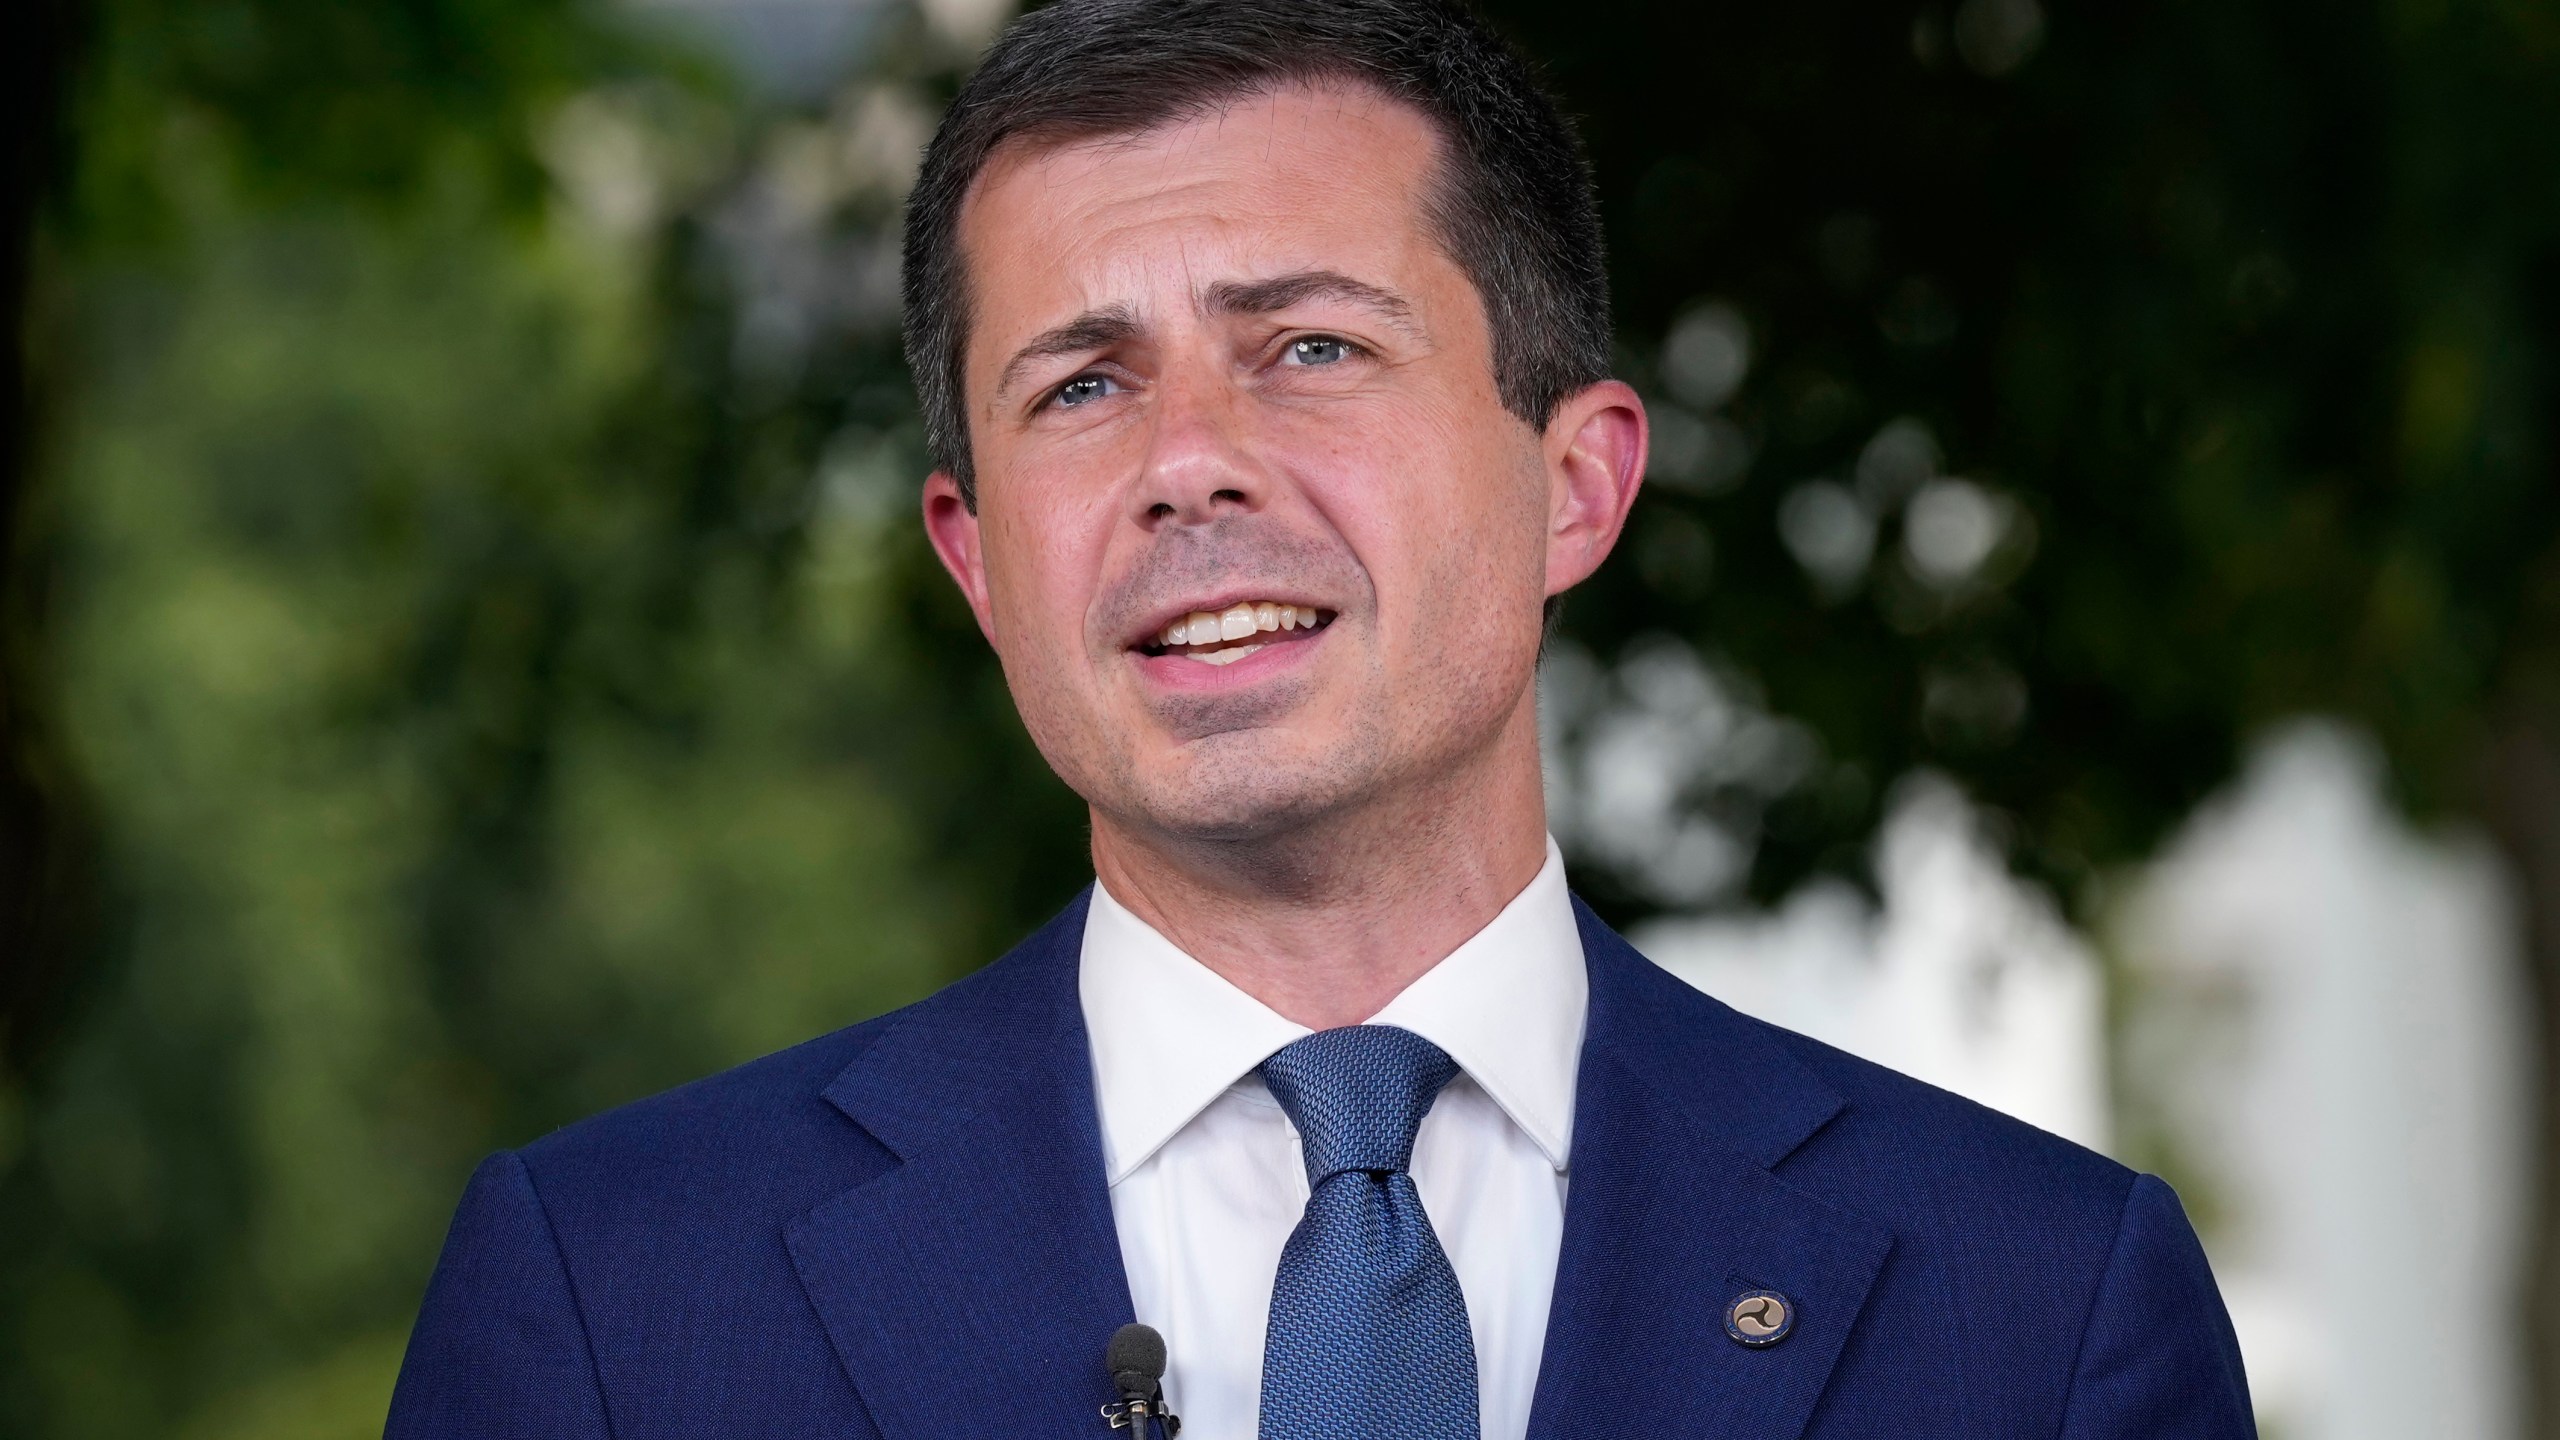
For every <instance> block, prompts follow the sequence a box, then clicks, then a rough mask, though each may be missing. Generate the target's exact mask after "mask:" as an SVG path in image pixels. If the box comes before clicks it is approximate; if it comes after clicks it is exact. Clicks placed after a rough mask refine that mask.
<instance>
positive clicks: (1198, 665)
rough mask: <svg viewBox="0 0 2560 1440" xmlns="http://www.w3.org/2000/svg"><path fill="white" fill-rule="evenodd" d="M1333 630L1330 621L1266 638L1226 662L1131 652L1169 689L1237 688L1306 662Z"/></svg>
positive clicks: (1149, 676) (1155, 680) (1149, 674)
mask: <svg viewBox="0 0 2560 1440" xmlns="http://www.w3.org/2000/svg"><path fill="white" fill-rule="evenodd" d="M1337 623H1339V622H1337ZM1332 631H1333V626H1332V625H1327V626H1325V627H1324V628H1323V629H1321V630H1313V631H1302V632H1300V633H1299V635H1297V636H1296V637H1294V638H1291V639H1287V640H1266V641H1264V642H1263V644H1262V648H1261V649H1259V650H1256V651H1254V652H1253V653H1252V654H1250V655H1247V656H1246V657H1244V658H1243V659H1241V660H1231V661H1229V662H1227V663H1226V664H1224V665H1211V664H1208V663H1206V662H1204V661H1199V660H1194V659H1192V658H1191V657H1190V656H1188V655H1149V654H1146V653H1144V652H1143V651H1135V650H1133V651H1131V652H1129V653H1131V654H1132V655H1135V656H1137V659H1138V673H1139V674H1141V675H1144V676H1146V677H1147V679H1148V680H1149V681H1151V682H1153V683H1155V684H1158V685H1162V686H1164V687H1166V688H1167V689H1171V690H1184V691H1191V692H1195V693H1197V692H1203V691H1212V692H1214V691H1220V690H1233V689H1236V688H1238V687H1240V686H1245V685H1251V684H1254V683H1255V682H1257V681H1261V680H1266V679H1269V678H1270V677H1272V676H1274V675H1278V674H1281V673H1283V672H1284V671H1287V670H1290V669H1292V668H1294V667H1296V666H1299V665H1302V664H1305V663H1306V660H1307V656H1308V654H1309V653H1310V652H1312V651H1313V650H1314V649H1315V648H1316V647H1317V646H1319V645H1321V644H1323V643H1324V639H1325V636H1327V635H1329V634H1331V633H1332Z"/></svg>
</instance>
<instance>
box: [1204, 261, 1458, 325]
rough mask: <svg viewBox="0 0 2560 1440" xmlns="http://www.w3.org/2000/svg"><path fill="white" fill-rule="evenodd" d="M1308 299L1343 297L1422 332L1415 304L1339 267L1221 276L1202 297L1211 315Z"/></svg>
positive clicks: (1259, 311)
mask: <svg viewBox="0 0 2560 1440" xmlns="http://www.w3.org/2000/svg"><path fill="white" fill-rule="evenodd" d="M1309 300H1341V301H1346V302H1348V303H1350V304H1353V305H1357V306H1359V307H1361V308H1362V309H1364V310H1372V311H1375V312H1377V314H1378V316H1379V318H1381V319H1383V320H1386V321H1388V322H1389V323H1391V324H1393V325H1395V326H1396V327H1397V328H1399V329H1401V330H1404V331H1405V332H1406V333H1408V334H1413V335H1419V334H1420V333H1421V327H1420V326H1419V325H1417V324H1416V323H1414V319H1413V307H1412V306H1411V305H1408V304H1406V303H1405V299H1404V297H1403V296H1401V295H1398V294H1396V293H1395V292H1394V291H1392V290H1381V289H1379V288H1378V287H1377V286H1375V285H1372V284H1370V283H1368V282H1367V281H1365V280H1354V279H1352V278H1351V277H1350V276H1348V275H1345V274H1343V273H1342V272H1340V271H1338V270H1300V271H1298V272H1296V273H1294V274H1289V275H1276V276H1273V277H1272V278H1271V279H1268V280H1221V281H1219V282H1218V283H1217V284H1215V285H1212V286H1210V287H1209V293H1208V294H1207V295H1205V296H1203V297H1202V305H1203V308H1204V309H1206V310H1207V311H1208V312H1209V313H1210V314H1212V315H1268V314H1270V313H1271V312H1273V311H1275V310H1286V309H1288V308H1289V307H1290V306H1292V305H1298V304H1303V303H1305V302H1306V301H1309Z"/></svg>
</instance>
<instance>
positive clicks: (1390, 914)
mask: <svg viewBox="0 0 2560 1440" xmlns="http://www.w3.org/2000/svg"><path fill="white" fill-rule="evenodd" d="M1520 713H1521V716H1522V717H1523V718H1524V719H1525V722H1526V723H1525V727H1522V726H1513V727H1506V733H1505V734H1504V736H1503V737H1502V738H1501V740H1500V741H1499V742H1498V743H1497V744H1496V745H1495V746H1494V747H1492V750H1491V751H1490V752H1489V753H1487V754H1485V755H1484V756H1482V757H1479V759H1478V760H1477V762H1476V763H1473V764H1470V765H1467V766H1464V767H1462V768H1461V769H1460V770H1459V771H1458V772H1457V773H1452V774H1445V775H1439V776H1435V777H1433V778H1432V780H1431V781H1430V782H1428V783H1424V784H1419V785H1415V786H1411V787H1406V788H1402V789H1399V790H1397V791H1395V792H1392V793H1387V794H1382V795H1377V796H1373V797H1369V798H1368V799H1366V800H1365V801H1364V802H1362V803H1361V804H1359V805H1357V806H1354V807H1347V808H1346V809H1344V810H1343V811H1341V812H1339V813H1336V814H1330V815H1327V816H1324V817H1322V818H1320V819H1317V820H1314V821H1311V822H1308V823H1306V824H1302V825H1297V826H1293V827H1290V828H1289V829H1288V830H1287V831H1286V832H1285V833H1278V834H1272V835H1261V836H1255V837H1252V838H1249V839H1240V840H1230V839H1220V840H1202V839H1198V838H1196V837H1169V836H1164V835H1160V834H1151V833H1149V832H1147V831H1145V830H1143V829H1141V828H1138V827H1132V826H1127V825H1122V824H1119V823H1116V822H1115V821H1113V820H1111V819H1110V818H1109V817H1106V816H1104V815H1103V814H1101V813H1100V812H1098V811H1097V812H1095V814H1094V817H1093V864H1094V873H1095V874H1096V875H1098V876H1100V877H1101V880H1102V883H1103V885H1104V886H1105V887H1106V888H1107V889H1109V890H1110V892H1111V894H1112V898H1114V899H1116V900H1118V901H1119V902H1120V903H1121V904H1123V905H1125V906H1127V907H1128V908H1129V910H1130V911H1131V912H1132V913H1134V914H1135V915H1136V916H1137V917H1138V918H1139V919H1141V920H1144V921H1146V922H1147V923H1148V924H1149V925H1151V926H1154V927H1155V929H1156V932H1157V933H1158V934H1161V935H1163V936H1164V937H1165V938H1166V939H1167V940H1170V941H1172V942H1173V943H1174V944H1175V945H1177V946H1179V947H1180V948H1181V949H1182V951H1183V952H1184V953H1185V954H1188V955H1190V956H1191V957H1192V958H1194V959H1196V960H1198V961H1199V962H1200V963H1201V964H1203V965H1206V966H1208V967H1209V968H1210V969H1211V970H1213V971H1215V972H1217V973H1218V974H1219V975H1220V976H1222V977H1224V978H1225V979H1226V980H1227V981H1228V982H1229V983H1230V984H1232V985H1234V986H1235V987H1236V988H1238V989H1240V990H1242V991H1244V992H1245V993H1246V994H1248V995H1251V996H1252V997H1253V998H1254V999H1256V1000H1259V1001H1261V1002H1262V1003H1263V1004H1264V1005H1267V1006H1269V1007H1270V1008H1271V1009H1272V1010H1273V1011H1275V1012H1277V1013H1278V1014H1280V1015H1282V1016H1285V1017H1287V1018H1288V1019H1290V1020H1293V1021H1296V1022H1297V1023H1298V1024H1301V1025H1304V1026H1306V1027H1308V1028H1309V1029H1313V1030H1328V1029H1332V1028H1333V1027H1335V1026H1339V1025H1357V1024H1359V1023H1360V1022H1361V1021H1364V1020H1366V1019H1368V1018H1369V1017H1370V1016H1372V1015H1375V1014H1377V1013H1378V1012H1379V1011H1380V1010H1382V1009H1384V1008H1386V1004H1387V1002H1388V1001H1390V1000H1393V999H1394V998H1395V997H1396V996H1397V995H1398V994H1399V993H1401V992H1402V991H1403V990H1404V988H1405V987H1406V986H1408V985H1411V984H1412V983H1413V982H1414V981H1415V980H1417V979H1419V978H1420V977H1421V976H1422V974H1423V972H1425V971H1427V970H1429V969H1430V968H1431V967H1432V966H1434V965H1437V964H1439V963H1440V962H1441V960H1443V959H1445V958H1446V957H1447V956H1448V954H1449V952H1451V951H1453V950H1455V949H1457V948H1458V947H1459V946H1460V945H1462V944H1464V943H1466V941H1467V940H1468V939H1469V938H1470V937H1471V936H1473V935H1474V934H1475V933H1476V932H1477V931H1479V930H1482V929H1483V928H1484V927H1485V926H1486V925H1487V924H1488V923H1490V922H1491V921H1492V919H1493V917H1494V916H1495V915H1497V914H1500V913H1501V911H1502V908H1503V907H1504V906H1505V905H1508V904H1510V903H1511V901H1512V900H1513V899H1514V898H1515V897H1517V896H1518V895H1519V893H1520V892H1521V891H1522V890H1524V889H1526V888H1528V884H1529V882H1530V881H1531V880H1534V879H1536V878H1537V874H1538V870H1539V868H1540V867H1541V866H1543V865H1545V863H1546V853H1547V852H1546V846H1547V842H1546V800H1545V795H1544V791H1543V786H1542V781H1541V776H1540V772H1539V765H1538V748H1537V720H1536V716H1535V713H1534V707H1531V706H1522V707H1521V711H1520ZM1511 729H1521V730H1522V731H1523V733H1521V734H1517V735H1514V734H1511V733H1509V731H1510V730H1511Z"/></svg>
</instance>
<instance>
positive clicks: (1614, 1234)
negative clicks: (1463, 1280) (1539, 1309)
mask: <svg viewBox="0 0 2560 1440" xmlns="http://www.w3.org/2000/svg"><path fill="white" fill-rule="evenodd" d="M1576 910H1577V913H1578V917H1579V919H1580V921H1581V924H1582V937H1583V950H1584V953H1585V955H1586V957H1587V959H1588V963H1589V966H1590V971H1591V1014H1590V1021H1589V1024H1588V1027H1587V1029H1586V1030H1585V1034H1584V1040H1583V1047H1582V1065H1581V1071H1580V1078H1579V1081H1578V1090H1577V1094H1576V1099H1575V1107H1574V1109H1575V1119H1574V1133H1573V1168H1572V1179H1571V1184H1570V1191H1569V1194H1568V1196H1567V1199H1566V1204H1565V1233H1564V1245H1563V1251H1562V1255H1561V1257H1560V1260H1559V1263H1558V1266H1557V1272H1556V1290H1555V1300H1554V1307H1553V1309H1552V1311H1551V1312H1550V1315H1549V1320H1548V1326H1547V1341H1546V1352H1545V1356H1544V1359H1543V1361H1542V1363H1541V1365H1540V1370H1539V1376H1538V1393H1537V1400H1536V1403H1535V1406H1534V1408H1533V1411H1532V1415H1531V1419H1530V1425H1529V1433H1530V1436H1531V1437H1532V1440H1567V1437H1577V1436H1585V1435H1589V1436H1601V1435H1610V1436H1615V1435H1622V1434H1625V1433H1627V1431H1628V1430H1629V1429H1630V1428H1633V1429H1637V1430H1641V1431H1644V1432H1646V1433H1652V1434H1678V1435H1751V1436H1760V1437H1777V1436H1793V1435H1798V1434H1801V1433H1802V1432H1803V1430H1804V1427H1805V1424H1806V1422H1807V1420H1808V1419H1809V1418H1810V1417H1811V1415H1812V1413H1813V1407H1814V1404H1815V1402H1816V1401H1817V1400H1818V1399H1819V1398H1820V1396H1821V1393H1822V1388H1823V1385H1824V1384H1825V1383H1826V1381H1827V1380H1828V1379H1829V1377H1830V1374H1831V1368H1832V1365H1833V1364H1834V1362H1836V1361H1837V1360H1838V1359H1839V1356H1840V1351H1841V1347H1842V1346H1843V1345H1844V1344H1845V1343H1846V1341H1847V1339H1848V1336H1849V1332H1850V1329H1851V1327H1852V1326H1853V1325H1854V1324H1855V1322H1856V1320H1857V1316H1858V1311H1859V1310H1860V1308H1861V1307H1862V1306H1863V1305H1864V1304H1865V1301H1866V1296H1867V1291H1868V1288H1869V1286H1870V1285H1871V1284H1872V1283H1873V1282H1874V1280H1875V1276H1876V1273H1877V1271H1878V1270H1879V1269H1880V1268H1881V1267H1882V1265H1883V1263H1884V1258H1885V1254H1886V1252H1887V1251H1888V1250H1889V1249H1890V1248H1891V1247H1892V1236H1891V1234H1890V1233H1889V1232H1887V1231H1885V1230H1884V1229H1882V1228H1881V1227H1879V1226H1877V1225H1876V1224H1874V1223H1873V1222H1871V1221H1869V1220H1867V1219H1865V1218H1864V1217H1861V1216H1858V1215H1855V1214H1853V1213H1850V1212H1848V1211H1845V1210H1842V1209H1840V1208H1839V1207H1837V1206H1834V1205H1832V1204H1830V1203H1828V1202H1826V1201H1824V1200H1822V1199H1820V1198H1818V1197H1816V1196H1814V1195H1811V1194H1809V1193H1806V1192H1805V1191H1803V1190H1800V1189H1798V1188H1796V1187H1794V1186H1792V1185H1790V1184H1788V1183H1787V1182H1786V1181H1784V1180H1782V1179H1780V1178H1778V1177H1777V1176H1776V1175H1774V1174H1772V1173H1771V1169H1772V1167H1774V1166H1775V1165H1777V1164H1778V1162H1779V1161H1781V1160H1783V1159H1785V1158H1786V1156H1787V1155H1788V1154H1789V1153H1791V1152H1792V1151H1794V1150H1795V1149H1796V1147H1797V1146H1799V1145H1801V1144H1803V1143H1804V1142H1805V1141H1806V1140H1807V1139H1808V1138H1810V1137H1811V1136H1812V1135H1813V1134H1814V1132H1815V1131H1817V1130H1819V1129H1820V1128H1821V1127H1822V1126H1823V1125H1824V1124H1825V1123H1827V1122H1828V1121H1829V1120H1830V1118H1831V1117H1832V1116H1833V1115H1834V1114H1836V1113H1838V1111H1839V1109H1840V1106H1841V1101H1840V1099H1839V1097H1838V1096H1837V1095H1836V1094H1834V1093H1833V1092H1832V1091H1831V1090H1830V1089H1829V1088H1828V1087H1827V1086H1825V1085H1823V1084H1822V1083H1821V1081H1820V1080H1819V1079H1818V1078H1817V1077H1815V1076H1814V1075H1813V1074H1812V1073H1811V1072H1810V1071H1808V1070H1806V1069H1805V1068H1804V1067H1803V1066H1802V1065H1801V1064H1800V1063H1799V1062H1797V1060H1796V1059H1795V1057H1794V1056H1793V1055H1791V1054H1789V1053H1788V1052H1787V1050H1786V1049H1785V1048H1783V1047H1782V1046H1781V1045H1780V1044H1779V1043H1778V1042H1777V1041H1776V1040H1774V1039H1773V1038H1771V1037H1770V1036H1769V1035H1768V1034H1767V1033H1766V1032H1765V1031H1764V1030H1762V1029H1761V1028H1760V1027H1759V1026H1757V1025H1756V1024H1754V1023H1752V1022H1750V1021H1747V1020H1744V1019H1743V1018H1742V1017H1740V1016H1738V1015H1736V1014H1734V1012H1733V1011H1731V1010H1729V1009H1727V1008H1726V1007H1725V1006H1723V1005H1721V1004H1719V1003H1717V1002H1716V1001H1714V1000H1712V999H1709V998H1708V997H1706V996H1705V995H1702V994H1700V993H1698V992H1697V991H1695V990H1693V989H1691V988H1690V987H1689V986H1687V985H1684V984H1682V983H1681V982H1680V981H1679V980H1677V979H1675V978H1673V977H1672V976H1670V975H1669V974H1667V973H1665V972H1664V971H1662V970H1661V969H1660V968H1659V967H1657V966H1655V965H1654V964H1652V962H1650V961H1648V960H1646V959H1645V958H1644V957H1643V956H1641V955H1638V954H1637V953H1636V952H1635V951H1634V949H1633V948H1631V947H1630V946H1628V944H1627V943H1626V941H1624V940H1622V939H1620V938H1619V937H1618V935H1617V934H1616V933H1615V932H1614V931H1611V930H1610V929H1609V928H1608V927H1607V926H1605V925H1603V924H1601V923H1600V921H1599V920H1598V919H1597V918H1596V917H1594V916H1593V915H1592V914H1591V912H1590V911H1589V910H1587V909H1584V908H1582V907H1581V905H1580V902H1578V901H1577V902H1576ZM1745 1290H1775V1291H1778V1292H1780V1293H1781V1294H1783V1295H1785V1296H1787V1297H1788V1298H1789V1299H1790V1300H1791V1301H1793V1302H1794V1304H1795V1306H1796V1312H1797V1313H1796V1326H1795V1329H1794V1331H1793V1332H1792V1333H1790V1334H1789V1335H1788V1336H1787V1337H1786V1338H1785V1339H1784V1340H1782V1341H1780V1342H1779V1343H1777V1344H1775V1345H1771V1346H1768V1347H1766V1348H1762V1349H1750V1348H1746V1347H1745V1346H1742V1345H1740V1344H1737V1343H1736V1342H1735V1341H1734V1340H1733V1339H1732V1338H1731V1337H1729V1336H1728V1335H1727V1334H1726V1333H1725V1327H1724V1320H1725V1311H1726V1309H1727V1308H1728V1307H1729V1306H1730V1304H1731V1303H1732V1301H1733V1299H1734V1298H1735V1297H1736V1296H1738V1295H1739V1294H1741V1293H1742V1292H1743V1291H1745Z"/></svg>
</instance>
